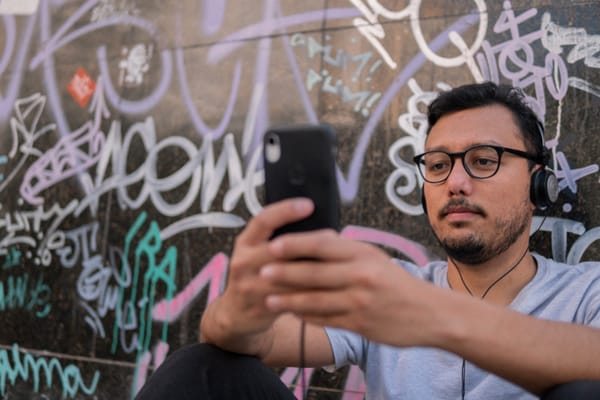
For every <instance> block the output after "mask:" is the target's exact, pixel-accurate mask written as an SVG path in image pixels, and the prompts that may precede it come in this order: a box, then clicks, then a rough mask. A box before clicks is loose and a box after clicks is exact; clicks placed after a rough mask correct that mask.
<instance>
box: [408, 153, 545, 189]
mask: <svg viewBox="0 0 600 400" xmlns="http://www.w3.org/2000/svg"><path fill="white" fill-rule="evenodd" d="M505 152H506V153H510V154H514V155H516V156H519V157H523V158H526V159H528V160H531V161H534V162H535V163H537V164H541V163H542V161H541V160H540V157H537V156H534V155H532V154H529V153H526V152H524V151H521V150H516V149H511V148H508V147H502V146H492V145H488V144H485V145H478V146H473V147H471V148H468V149H467V150H465V151H463V152H458V153H448V152H446V151H442V150H433V151H427V152H425V153H423V154H419V155H417V156H415V157H414V158H413V160H414V162H415V163H416V164H417V166H418V167H419V172H420V173H421V176H422V177H423V179H424V180H425V181H427V182H429V183H441V182H444V181H445V180H446V179H448V177H449V176H450V172H452V168H454V161H455V160H456V158H457V157H460V159H461V161H462V165H463V168H464V169H465V171H467V174H469V176H470V177H472V178H475V179H487V178H491V177H492V176H494V175H496V172H498V169H500V160H501V159H502V154H503V153H505Z"/></svg>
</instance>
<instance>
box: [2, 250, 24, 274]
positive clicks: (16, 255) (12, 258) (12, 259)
mask: <svg viewBox="0 0 600 400" xmlns="http://www.w3.org/2000/svg"><path fill="white" fill-rule="evenodd" d="M21 255H22V253H21V251H20V250H19V249H17V248H16V247H11V248H10V249H9V250H7V252H6V254H5V255H4V257H5V259H4V263H3V264H2V267H1V268H0V269H9V268H12V267H16V266H17V265H19V263H20V262H21Z"/></svg>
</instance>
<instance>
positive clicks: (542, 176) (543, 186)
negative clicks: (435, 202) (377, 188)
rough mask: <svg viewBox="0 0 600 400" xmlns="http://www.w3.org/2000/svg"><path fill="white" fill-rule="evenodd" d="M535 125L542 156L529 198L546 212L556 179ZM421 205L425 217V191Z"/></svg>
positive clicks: (553, 198)
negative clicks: (550, 168) (549, 166)
mask: <svg viewBox="0 0 600 400" xmlns="http://www.w3.org/2000/svg"><path fill="white" fill-rule="evenodd" d="M535 122H536V125H537V128H538V132H539V134H540V140H541V142H542V143H541V144H542V154H541V157H540V164H541V165H542V167H541V168H538V169H537V170H536V171H535V172H534V173H533V174H531V182H530V183H529V197H530V199H531V202H532V203H533V205H534V206H535V207H536V208H537V209H538V210H541V211H543V210H546V209H547V208H548V207H551V206H552V205H553V204H554V203H556V200H557V199H558V193H559V189H558V179H556V175H554V172H552V171H551V170H549V169H548V168H547V166H548V161H549V159H550V156H549V154H548V149H546V145H545V142H544V126H543V125H542V123H541V122H540V121H538V120H537V119H536V121H535ZM421 205H422V206H423V212H424V213H425V215H427V203H426V202H425V191H424V190H422V189H421Z"/></svg>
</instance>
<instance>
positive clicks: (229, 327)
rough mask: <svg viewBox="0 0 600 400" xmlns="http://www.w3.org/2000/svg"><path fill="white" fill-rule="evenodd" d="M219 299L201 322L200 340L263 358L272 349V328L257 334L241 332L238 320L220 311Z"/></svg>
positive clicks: (210, 307)
mask: <svg viewBox="0 0 600 400" xmlns="http://www.w3.org/2000/svg"><path fill="white" fill-rule="evenodd" d="M219 300H220V299H216V300H215V301H213V302H212V303H210V304H209V305H208V307H207V308H206V310H204V314H203V315H202V320H201V322H200V337H199V339H200V342H203V343H210V344H214V345H215V346H218V347H220V348H222V349H224V350H227V351H231V352H234V353H240V354H247V355H252V356H256V357H258V358H260V359H263V358H264V357H265V355H266V354H267V353H268V352H269V349H270V344H269V343H270V337H271V336H270V335H271V332H270V330H267V331H266V332H261V333H257V334H239V333H237V330H236V329H235V324H236V321H232V320H230V319H229V318H228V317H227V315H226V314H225V313H220V312H219Z"/></svg>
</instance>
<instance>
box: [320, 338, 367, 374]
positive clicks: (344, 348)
mask: <svg viewBox="0 0 600 400" xmlns="http://www.w3.org/2000/svg"><path fill="white" fill-rule="evenodd" d="M325 332H326V333H327V336H328V337H329V342H330V344H331V349H332V351H333V358H334V360H335V369H337V368H341V367H344V366H346V365H349V364H351V365H359V366H361V367H362V366H364V364H365V361H366V353H367V341H366V340H365V339H364V338H363V337H362V336H360V335H359V334H356V333H353V332H350V331H346V330H343V329H337V328H325ZM327 369H330V368H327Z"/></svg>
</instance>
